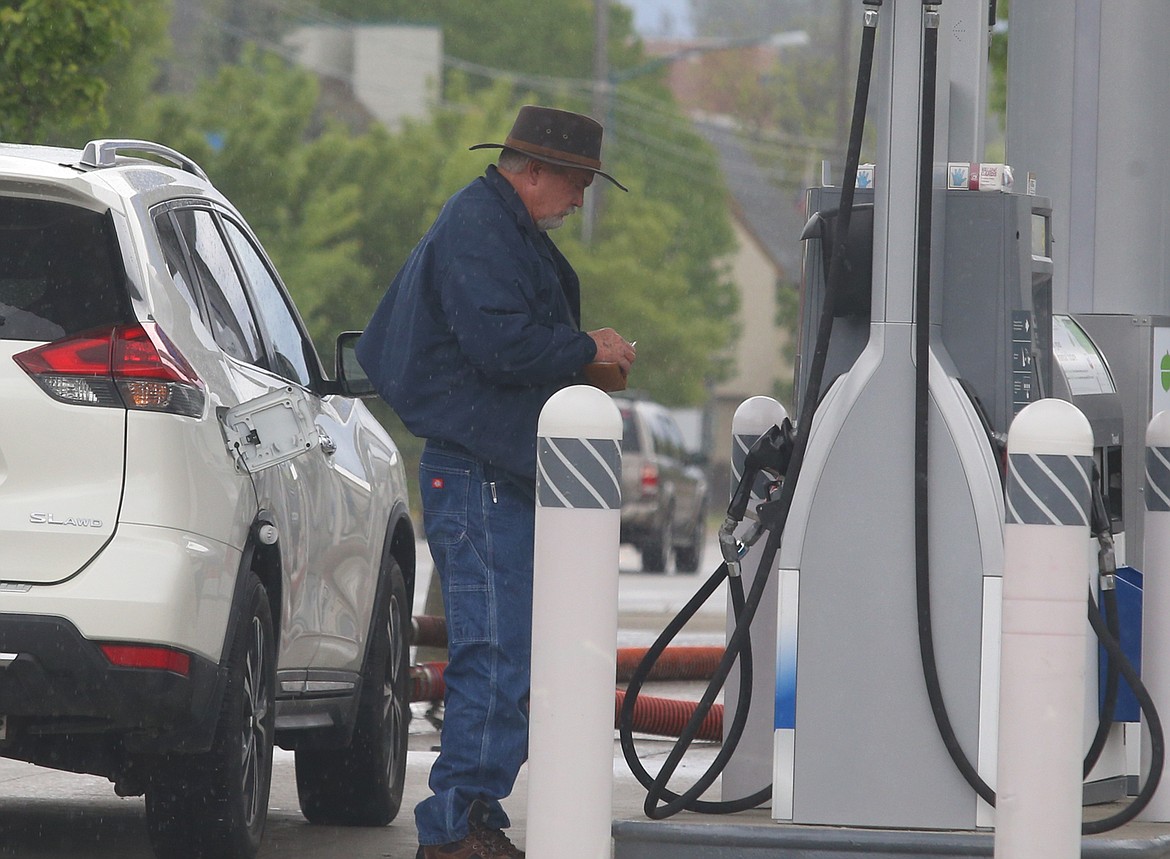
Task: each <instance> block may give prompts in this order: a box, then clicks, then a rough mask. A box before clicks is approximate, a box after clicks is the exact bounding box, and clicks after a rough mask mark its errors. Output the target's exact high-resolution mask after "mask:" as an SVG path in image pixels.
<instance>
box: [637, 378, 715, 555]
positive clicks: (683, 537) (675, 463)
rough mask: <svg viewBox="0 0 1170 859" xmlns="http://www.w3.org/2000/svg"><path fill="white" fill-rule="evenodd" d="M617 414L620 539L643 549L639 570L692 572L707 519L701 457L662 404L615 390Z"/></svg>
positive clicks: (699, 551)
mask: <svg viewBox="0 0 1170 859" xmlns="http://www.w3.org/2000/svg"><path fill="white" fill-rule="evenodd" d="M614 401H615V402H616V403H617V407H618V411H620V412H621V416H622V430H623V433H622V526H621V540H622V542H623V543H630V544H632V545H633V546H634V547H636V548H637V549H638V551H640V552H641V553H642V570H643V571H644V572H648V573H652V572H665V571H666V570H667V569H668V568H669V567H670V562H671V559H672V557H673V560H674V565H675V568H676V569H677V570H678V571H679V572H682V573H693V572H695V571H696V570H698V568H699V562H700V560H701V559H702V556H703V543H704V540H705V537H706V520H707V477H706V474H705V472H704V470H703V465H704V464H705V460H704V458H703V456H702V455H701V454H697V453H695V452H693V451H691V450H689V449H688V448H687V445H686V443H685V442H684V440H683V435H682V432H681V431H680V430H679V427H678V423H677V422H676V421H675V419H674V417H673V416H672V415H671V413H670V412H669V411H668V410H667V409H666V408H665V407H664V406H662V405H660V404H658V403H655V402H652V401H650V400H645V399H641V398H639V397H637V396H634V395H629V394H619V395H615V396H614Z"/></svg>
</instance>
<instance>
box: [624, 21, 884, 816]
mask: <svg viewBox="0 0 1170 859" xmlns="http://www.w3.org/2000/svg"><path fill="white" fill-rule="evenodd" d="M881 2H882V0H864V4H865V6H866V7H867V8H866V10H865V29H864V30H863V32H862V40H861V57H860V61H859V63H858V69H857V87H856V91H855V94H854V100H853V117H852V122H851V125H850V132H849V145H848V149H847V152H846V158H845V170H844V174H843V176H842V180H841V204H840V210H839V215H838V219H837V231H836V241H835V243H834V247H833V254H832V257H831V261H830V265H829V277H828V282H827V284H826V288H825V296H824V302H823V306H822V308H821V315H820V320H819V325H818V328H817V339H816V345H815V350H814V354H813V360H812V362H811V364H810V370H809V379H808V384H807V388H806V390H805V393H804V398H803V402H802V404H801V414H800V420H799V422H798V428H797V434H796V437H795V439H794V440H793V445H792V453H791V456H790V459H789V461H788V467H787V469H786V470H785V474H784V481H783V483H782V484H781V488H780V497H779V499H778V500H777V501H776V502H774V503H772V504H769V505H767V506H768V508H769V510H768V512H767V514H766V516H767V522H766V523H765V524H766V527H767V531H768V538H767V542H766V543H765V546H764V550H763V553H762V556H761V559H760V564H759V567H758V570H757V572H756V576H755V579H754V581H753V583H752V588H751V591H750V593H749V594H748V596H747V597H746V598H745V597H744V594H743V582H742V579H741V578H740V577H739V576H727V572H726V569H727V568H726V566H725V565H722V564H721V565H720V566H719V568H718V569H716V570H715V571H714V573H712V574H711V576H710V578H709V579H708V580H707V582H706V583H704V585H703V586H702V587H701V588H700V589H699V591H698V592H697V593H696V594H695V596H694V597H692V599H691V600H690V602H688V603H687V605H686V606H684V608H683V610H682V611H681V612H680V613H679V615H678V617H676V618H675V619H674V620H673V621H672V622H671V623H670V624H668V625H667V627H666V629H665V630H663V632H662V634H661V635H660V636H659V637H658V640H657V641H655V643H654V645H653V646H652V647H651V648H650V650H649V651H647V654H646V658H645V659H644V660H643V663H642V665H640V666H639V668H638V670H637V671H636V672H635V673H634V676H633V677H631V679H630V683H629V686H628V687H627V690H626V698H625V701H624V702H623V706H622V711H621V717H620V719H619V725H618V733H619V737H620V741H621V746H622V752H623V754H624V756H625V759H626V763H627V764H628V765H629V767H630V770H631V771H632V772H633V773H634V776H635V778H637V779H638V781H639V783H640V784H641V785H642V786H643V787H645V788H646V789H647V796H646V803H645V807H644V811H645V814H646V816H647V817H649V818H650V819H652V820H661V819H663V818H666V817H669V816H671V815H672V814H675V813H677V812H679V811H681V810H683V809H687V810H690V811H698V812H702V813H706V814H730V813H734V812H738V811H745V810H747V809H749V808H755V807H756V806H758V805H760V804H761V803H763V802H766V801H767V800H768V799H770V798H771V795H772V789H771V786H770V785H769V786H768V787H767V788H763V789H761V790H759V791H757V792H756V793H754V794H752V795H751V796H747V797H743V798H742V799H738V800H729V801H725V802H712V801H706V800H700V799H698V797H699V796H700V795H701V794H702V793H703V792H704V791H705V790H706V789H707V788H708V787H710V786H711V784H713V783H714V781H715V779H716V778H718V777H719V775H720V773H722V771H723V769H724V768H725V767H726V765H727V762H728V760H730V758H731V755H732V754H734V752H735V748H736V746H737V745H738V743H739V740H740V737H741V736H742V735H743V727H744V724H745V723H746V721H747V714H748V706H749V704H750V702H751V687H752V663H751V643H750V642H751V639H750V637H749V633H750V627H751V622H752V620H753V618H754V617H755V613H756V610H757V608H758V607H759V604H760V601H761V599H762V598H763V593H764V588H765V586H766V585H767V581H768V577H769V575H770V574H771V569H772V563H773V561H774V560H775V558H776V553H777V552H778V551H779V548H780V537H781V535H782V532H783V526H784V522H785V521H786V520H787V518H788V511H789V509H790V508H791V506H792V496H793V493H794V491H795V487H796V480H797V476H798V475H799V474H800V469H801V465H802V463H803V461H804V452H805V449H806V448H807V446H808V437H809V433H810V429H811V427H812V422H813V421H812V417H813V413H814V412H815V410H816V407H817V404H818V402H819V399H820V386H821V380H822V378H823V376H824V371H825V364H826V361H827V358H828V350H829V335H830V334H831V333H832V327H833V316H834V310H835V305H836V297H837V295H839V294H840V292H841V288H842V286H841V285H842V283H843V281H844V277H845V254H846V249H847V247H848V236H849V223H850V219H851V217H852V213H853V196H854V189H855V188H856V185H857V168H858V164H859V162H860V160H861V140H862V134H863V132H864V130H865V110H866V103H867V101H868V99H869V86H870V79H871V75H872V71H873V53H874V43H875V39H876V30H877V24H878V8H879V7H880V6H881ZM753 478H754V475H750V474H747V473H745V475H744V480H752V479H753ZM736 494H738V493H736ZM764 515H765V514H763V513H762V514H761V518H762V519H763V518H764ZM725 576H726V577H727V578H728V590H729V593H730V595H731V602H732V613H733V615H734V617H735V628H734V630H733V632H732V635H731V638H730V640H729V641H728V643H727V648H726V651H725V653H724V656H723V659H722V660H721V661H720V664H719V667H718V668H717V669H716V671H715V673H714V675H713V676H712V678H711V681H710V684H709V685H708V687H707V690H706V692H705V693H704V695H703V698H702V700H701V701H700V703H699V706H698V707H697V708H696V709H695V713H694V715H693V716H692V718H691V720H690V722H689V723H688V724H687V726H686V727H685V728H684V730H683V731H682V733H681V734H680V736H679V739H678V742H677V743H676V744H675V746H674V748H673V749H672V750H671V752H670V754H669V755H668V756H667V759H666V761H665V762H664V763H663V765H662V767H661V768H660V769H659V772H658V774H657V776H651V775H650V774H649V773H648V772H647V771H646V769H645V767H643V766H642V763H641V761H640V760H639V759H638V754H637V748H636V746H635V745H634V740H633V729H632V719H633V711H634V704H635V702H636V701H637V696H638V694H639V692H640V691H641V686H642V683H643V682H644V681H645V678H646V676H647V675H648V674H649V673H650V670H651V668H652V667H653V664H654V661H655V660H657V658H658V656H659V655H660V654H661V653H662V651H664V650H665V649H666V647H667V645H668V644H669V643H670V642H671V641H672V640H673V639H674V637H675V636H676V635H677V634H678V632H679V631H680V630H681V629H682V628H683V626H685V625H686V623H687V621H689V620H690V619H691V617H693V616H694V614H695V612H697V611H698V609H699V607H700V606H702V604H703V603H705V602H706V601H707V599H708V598H709V597H710V596H711V594H712V593H713V592H714V591H715V589H716V588H717V587H718V586H719V584H720V583H721V582H722V581H723V578H724V577H725ZM737 659H738V660H739V664H740V683H739V696H738V698H737V702H736V709H735V717H734V719H733V721H732V724H731V725H730V726H729V727H728V729H727V732H726V737H725V739H724V742H723V747H722V748H721V749H720V752H719V754H718V755H717V756H716V758H715V760H714V761H713V762H712V763H711V765H710V767H709V768H708V770H707V772H705V773H704V774H703V775H702V776H701V777H700V778H699V779H698V781H697V782H696V783H695V784H694V785H693V786H692V787H691V788H689V789H688V790H687V791H685V792H684V793H683V794H677V793H674V792H672V791H670V790H669V789H668V788H667V787H666V784H667V782H668V781H669V780H670V778H671V776H672V775H673V774H674V772H675V769H676V768H677V767H678V764H679V762H680V761H681V760H682V757H683V755H684V754H685V753H686V750H687V749H688V748H689V747H690V744H691V743H692V742H693V741H694V738H695V734H696V733H697V731H698V727H699V725H700V724H701V723H702V720H703V719H704V718H705V717H706V714H707V712H708V711H709V710H710V707H711V704H712V703H713V702H714V700H715V698H716V697H717V696H718V694H719V691H720V690H721V689H722V688H723V684H724V683H725V682H726V680H727V676H728V675H729V674H730V672H731V668H732V666H733V664H734V663H735V661H736V660H737ZM663 798H665V799H667V802H666V803H665V804H664V805H661V806H660V805H659V802H660V800H662V799H663Z"/></svg>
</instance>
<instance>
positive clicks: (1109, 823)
mask: <svg viewBox="0 0 1170 859" xmlns="http://www.w3.org/2000/svg"><path fill="white" fill-rule="evenodd" d="M937 5H938V4H937V2H924V3H923V9H924V14H923V64H922V68H923V71H922V98H921V109H920V110H921V114H920V123H919V128H920V134H921V137H920V141H919V165H918V166H919V170H918V225H917V230H918V248H917V260H916V280H915V308H914V319H915V350H914V357H915V383H914V508H915V515H914V554H915V592H916V597H917V615H918V640H919V648H920V652H921V661H922V672H923V679H924V682H925V685H926V691H927V697H928V698H929V701H930V707H931V711H932V713H933V715H934V721H935V725H936V726H937V728H938V732H939V736H940V737H941V738H942V741H943V745H944V746H945V747H946V749H947V753H948V754H949V755H950V757H951V760H952V761H953V762H954V764H955V766H956V768H957V769H958V770H959V772H960V773H961V774H962V776H963V778H964V780H966V782H967V783H968V784H969V785H970V786H971V788H972V789H973V790H975V792H976V793H978V794H979V796H980V797H981V798H982V799H983V800H984V801H985V802H987V803H988V804H989V805H991V806H994V805H995V791H994V790H992V789H991V787H990V786H989V785H988V784H987V782H986V781H984V780H983V778H982V777H980V775H979V772H978V771H977V770H976V769H975V766H974V765H973V764H972V763H971V760H970V759H969V758H968V757H967V755H966V753H965V752H964V751H963V748H962V746H961V745H960V743H959V740H958V737H957V736H956V735H955V731H954V727H953V725H952V723H951V720H950V716H949V714H948V713H947V708H946V703H945V701H944V700H943V695H942V686H941V684H940V682H939V676H938V664H937V660H936V658H935V651H934V631H933V623H932V619H931V611H930V565H929V549H930V531H929V517H928V512H927V511H928V510H929V501H930V496H929V488H928V487H929V481H928V479H927V478H928V475H929V473H930V467H929V465H930V464H929V456H928V450H929V446H928V439H929V408H930V312H931V311H930V259H931V225H932V223H931V222H932V216H933V209H932V203H933V196H934V178H933V174H934V128H935V90H936V85H937V68H938V12H937V8H936V7H937ZM1093 491H1094V493H1097V492H1098V489H1097V486H1096V482H1095V481H1094V485H1093ZM1094 505H1095V511H1094V512H1095V513H1096V512H1098V510H1099V509H1100V508H1099V507H1098V506H1097V505H1098V501H1097V500H1096V499H1095V502H1094ZM1100 507H1103V505H1100ZM1105 528H1106V529H1108V523H1107V522H1106V524H1105ZM1109 572H1112V571H1109ZM1109 597H1112V594H1109ZM1088 614H1089V621H1090V624H1091V625H1092V627H1093V630H1094V631H1095V632H1096V633H1097V637H1098V638H1099V639H1100V641H1101V644H1102V645H1103V646H1104V647H1105V650H1106V652H1107V653H1108V655H1109V660H1110V665H1111V666H1112V665H1113V664H1114V663H1115V664H1116V666H1117V668H1118V670H1119V671H1120V673H1121V675H1122V676H1123V677H1124V678H1125V680H1126V682H1127V683H1129V684H1130V686H1131V688H1132V689H1133V691H1134V694H1135V696H1136V697H1137V699H1138V703H1139V705H1140V706H1141V709H1142V712H1143V713H1144V714H1145V716H1146V721H1147V724H1148V726H1149V728H1150V736H1151V747H1152V748H1151V767H1150V774H1149V776H1148V777H1147V779H1146V784H1145V785H1143V787H1142V789H1141V790H1140V791H1139V792H1138V795H1137V796H1136V797H1135V798H1134V800H1133V802H1132V803H1130V804H1129V805H1128V806H1126V807H1125V808H1124V809H1122V810H1121V811H1119V812H1117V813H1116V814H1114V815H1111V816H1110V817H1107V818H1104V819H1102V820H1097V821H1089V822H1085V823H1083V824H1082V826H1081V831H1082V833H1084V834H1096V833H1101V832H1108V831H1109V830H1111V829H1116V828H1117V827H1118V826H1121V825H1122V824H1124V823H1126V822H1128V821H1129V820H1132V819H1133V818H1134V817H1135V816H1136V815H1137V814H1138V813H1139V812H1140V811H1141V809H1142V808H1144V807H1145V806H1146V805H1147V804H1148V803H1149V801H1150V799H1151V798H1152V797H1153V794H1154V790H1155V789H1156V788H1157V785H1158V781H1159V779H1160V778H1161V774H1162V763H1163V759H1164V755H1165V746H1164V738H1163V735H1162V727H1161V722H1160V720H1159V718H1158V714H1157V712H1156V711H1155V709H1154V703H1153V700H1152V699H1151V698H1150V695H1149V693H1148V692H1147V691H1146V689H1145V687H1144V686H1143V685H1142V683H1141V678H1140V677H1138V674H1137V672H1136V671H1135V670H1134V668H1133V666H1132V665H1131V664H1130V663H1129V661H1128V660H1127V659H1126V657H1125V654H1124V653H1123V652H1122V650H1121V646H1120V644H1118V642H1117V639H1116V637H1115V636H1114V635H1113V634H1111V632H1110V630H1109V628H1108V625H1107V624H1106V622H1105V620H1104V619H1103V618H1102V616H1101V612H1100V610H1099V609H1098V608H1097V605H1096V603H1095V601H1094V600H1093V595H1092V592H1091V591H1090V593H1089V604H1088ZM1107 691H1108V690H1107ZM1115 694H1116V693H1115V692H1114V695H1115ZM1111 713H1112V707H1111V706H1110V707H1109V708H1108V710H1106V709H1105V708H1102V717H1101V719H1102V722H1105V721H1106V720H1108V719H1109V718H1110V717H1111ZM1107 731H1108V726H1107V725H1104V726H1101V725H1099V727H1098V731H1097V735H1096V736H1095V737H1094V742H1093V744H1092V747H1091V748H1090V750H1089V755H1088V756H1087V757H1086V760H1085V767H1084V769H1085V772H1086V773H1087V772H1088V771H1089V770H1091V769H1092V767H1093V765H1094V764H1095V763H1096V760H1097V757H1098V756H1099V754H1100V751H1101V747H1102V746H1103V745H1104V740H1105V737H1104V734H1105V733H1106V732H1107Z"/></svg>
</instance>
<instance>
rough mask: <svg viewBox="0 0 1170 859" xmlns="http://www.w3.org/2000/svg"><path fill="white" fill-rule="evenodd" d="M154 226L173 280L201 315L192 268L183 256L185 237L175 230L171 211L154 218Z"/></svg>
mask: <svg viewBox="0 0 1170 859" xmlns="http://www.w3.org/2000/svg"><path fill="white" fill-rule="evenodd" d="M154 227H155V230H156V231H157V232H158V239H159V244H160V245H161V246H162V251H163V258H164V259H166V261H167V271H169V272H170V274H171V280H173V281H174V283H175V286H177V287H178V288H179V292H180V293H181V294H182V296H183V298H184V299H186V301H187V303H188V304H189V305H191V309H192V310H194V311H195V314H196V315H199V299H198V298H196V287H195V284H194V282H193V281H194V278H192V276H191V270H190V269H189V268H188V267H187V259H186V257H184V256H183V239H182V237H181V236H180V235H179V234H178V232H177V231H176V230H175V225H174V223H173V222H172V221H171V216H170V213H169V212H162V213H160V214H159V215H157V216H156V217H155V219H154Z"/></svg>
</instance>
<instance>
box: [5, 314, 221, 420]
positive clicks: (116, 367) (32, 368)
mask: <svg viewBox="0 0 1170 859" xmlns="http://www.w3.org/2000/svg"><path fill="white" fill-rule="evenodd" d="M14 359H15V361H16V363H17V364H19V365H20V366H21V368H22V369H23V370H24V371H25V372H26V373H28V374H29V375H30V376H32V378H33V379H34V380H35V381H36V382H37V384H39V385H40V386H41V387H42V388H43V389H44V390H45V392H46V393H48V394H49V396H51V397H53V399H55V400H60V401H61V402H63V403H71V404H74V405H84V406H107V407H113V408H117V407H125V408H127V409H143V410H146V411H154V412H168V413H170V414H176V415H187V416H188V417H193V418H196V417H199V416H200V415H201V414H203V404H204V401H205V399H206V398H205V396H204V393H203V383H202V382H201V381H200V380H199V377H198V376H197V375H196V374H195V371H194V370H193V369H192V368H191V365H190V364H188V363H187V360H186V359H185V358H184V357H183V356H182V354H180V352H179V350H178V349H177V348H175V345H174V344H173V343H171V341H170V340H169V339H167V336H166V335H165V334H164V333H163V332H162V329H160V328H159V327H158V326H157V325H155V324H153V323H147V324H145V325H140V324H137V323H135V324H133V325H114V326H110V327H107V328H98V329H93V330H91V331H84V332H82V333H80V334H75V335H73V336H72V337H66V338H64V339H62V340H57V341H54V342H53V343H46V344H45V345H44V346H38V347H36V348H35V349H30V350H28V351H27V352H21V353H20V354H19V355H16V356H14Z"/></svg>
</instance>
